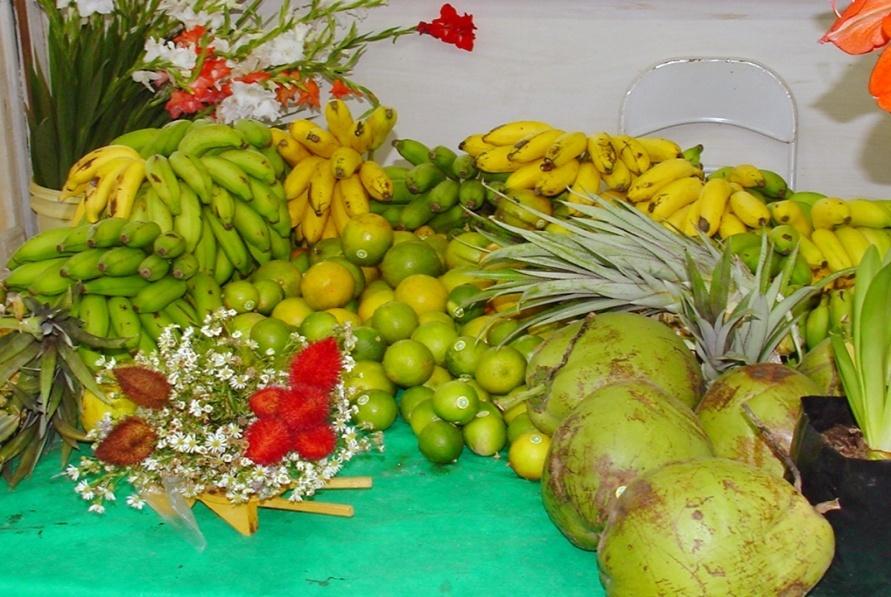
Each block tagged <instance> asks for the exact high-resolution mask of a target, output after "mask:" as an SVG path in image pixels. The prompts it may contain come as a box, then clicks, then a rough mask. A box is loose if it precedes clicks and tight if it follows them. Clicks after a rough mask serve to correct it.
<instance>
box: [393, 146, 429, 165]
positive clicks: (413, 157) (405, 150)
mask: <svg viewBox="0 0 891 597" xmlns="http://www.w3.org/2000/svg"><path fill="white" fill-rule="evenodd" d="M393 147H395V148H396V151H397V152H398V153H399V155H401V156H402V157H403V158H405V159H406V160H408V161H409V162H410V163H411V164H412V165H414V166H417V165H418V164H423V163H425V162H429V161H430V148H429V147H427V146H426V145H424V144H423V143H421V142H420V141H415V140H414V139H394V140H393Z"/></svg>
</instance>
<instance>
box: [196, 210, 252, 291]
mask: <svg viewBox="0 0 891 597" xmlns="http://www.w3.org/2000/svg"><path fill="white" fill-rule="evenodd" d="M204 220H205V222H207V223H209V224H210V229H211V230H212V231H213V234H214V236H215V237H216V238H217V245H218V246H219V247H220V248H221V249H222V251H223V253H225V254H226V258H227V259H228V260H229V261H230V262H231V263H232V266H233V267H234V268H235V269H237V270H238V271H239V272H240V273H241V274H243V275H247V274H248V273H249V272H250V270H251V256H250V254H249V253H248V250H247V247H245V246H244V241H242V240H241V236H240V235H239V234H238V232H236V231H235V230H226V229H225V228H224V227H223V225H222V224H221V223H220V220H219V219H218V218H217V217H216V216H215V215H214V214H212V213H210V211H209V210H208V209H207V208H205V209H204ZM218 259H219V258H218Z"/></svg>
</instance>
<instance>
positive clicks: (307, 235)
mask: <svg viewBox="0 0 891 597" xmlns="http://www.w3.org/2000/svg"><path fill="white" fill-rule="evenodd" d="M329 214H330V210H325V211H324V212H322V213H316V212H315V210H313V209H311V208H310V209H307V210H306V211H304V212H303V220H302V221H301V222H300V233H301V235H302V236H303V239H304V240H305V241H306V242H307V244H310V245H314V244H315V243H317V242H319V241H320V240H322V233H323V232H324V231H325V226H326V225H327V223H328V218H329Z"/></svg>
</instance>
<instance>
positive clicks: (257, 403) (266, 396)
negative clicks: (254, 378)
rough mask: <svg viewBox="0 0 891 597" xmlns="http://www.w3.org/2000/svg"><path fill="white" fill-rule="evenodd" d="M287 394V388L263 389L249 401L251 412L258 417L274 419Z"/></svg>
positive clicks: (255, 393)
mask: <svg viewBox="0 0 891 597" xmlns="http://www.w3.org/2000/svg"><path fill="white" fill-rule="evenodd" d="M287 393H288V392H287V390H286V389H285V388H279V387H270V388H263V389H260V390H257V391H256V392H254V394H253V395H252V396H251V397H250V399H249V400H248V404H249V405H250V407H251V411H253V413H254V414H255V415H257V416H258V417H272V416H275V413H276V410H277V409H278V404H279V402H280V401H281V399H282V397H283V396H284V395H285V394H287Z"/></svg>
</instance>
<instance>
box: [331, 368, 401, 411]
mask: <svg viewBox="0 0 891 597" xmlns="http://www.w3.org/2000/svg"><path fill="white" fill-rule="evenodd" d="M343 385H344V390H345V391H346V393H347V398H349V399H350V400H351V401H352V400H355V399H356V398H357V397H358V396H359V394H361V393H362V392H366V391H368V390H380V391H382V392H385V393H387V394H390V395H391V396H392V395H393V394H395V393H396V386H394V385H393V382H392V381H390V379H389V378H388V377H387V374H386V373H385V372H384V366H383V365H381V364H380V363H378V362H377V361H356V364H355V365H353V368H352V369H350V370H349V371H347V372H346V373H344V375H343Z"/></svg>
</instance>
